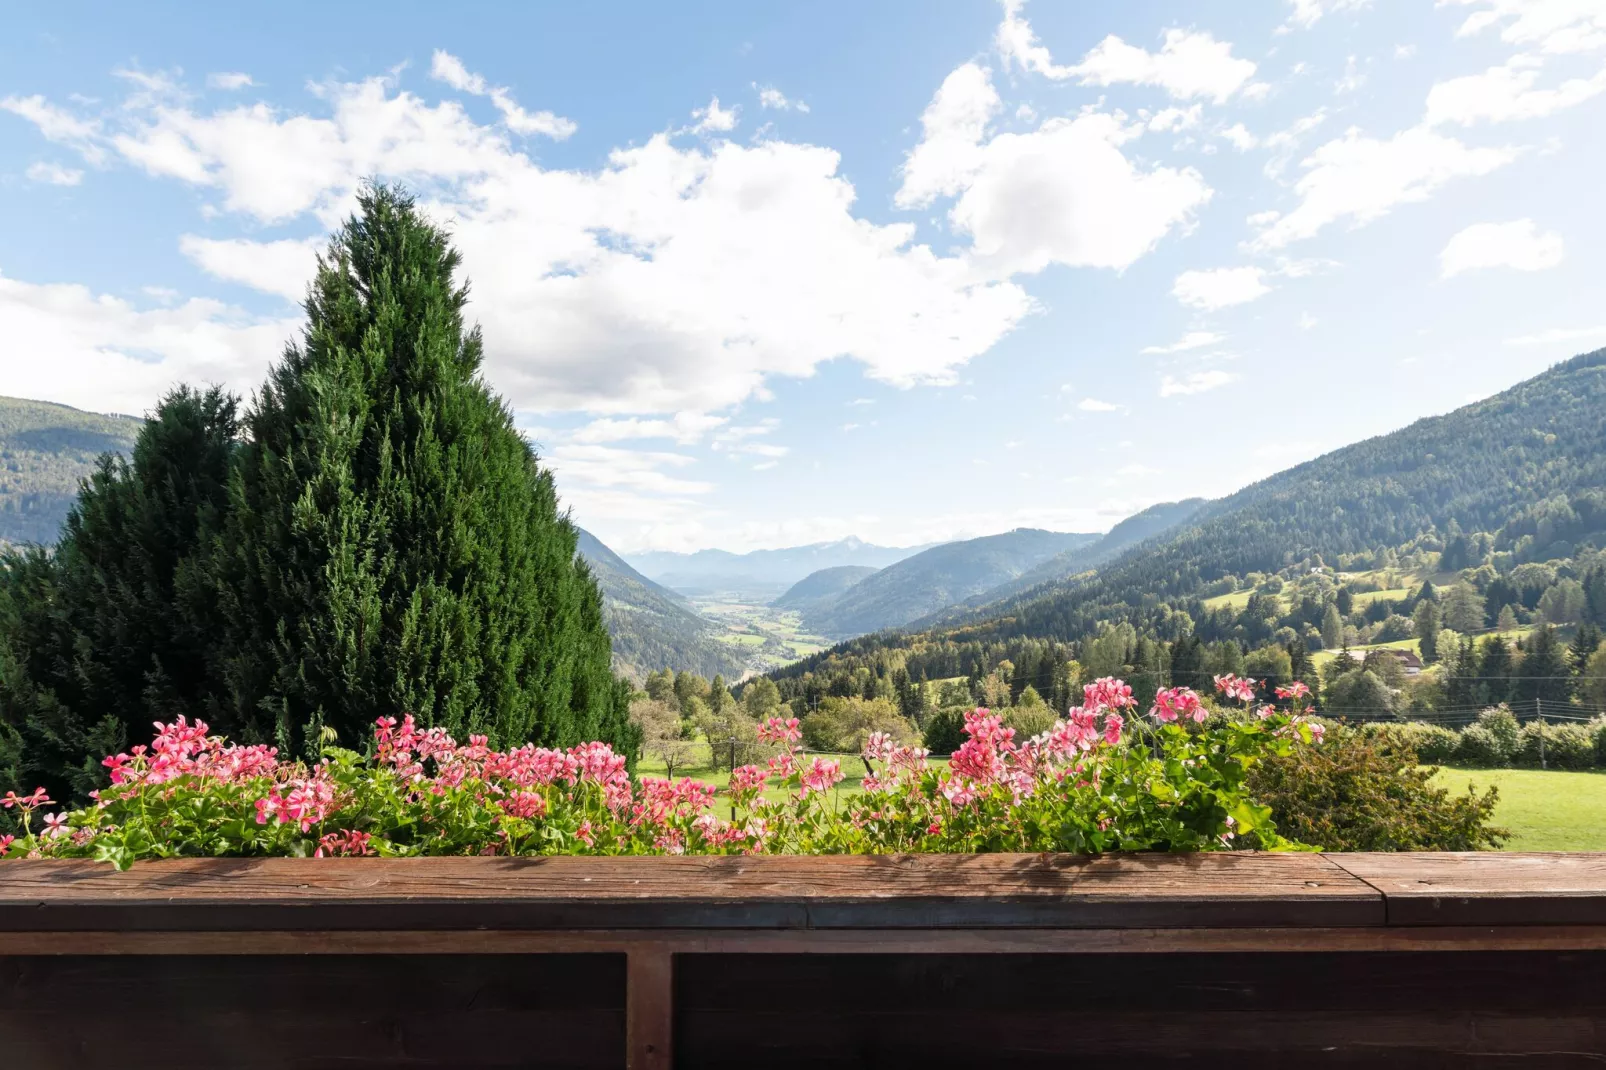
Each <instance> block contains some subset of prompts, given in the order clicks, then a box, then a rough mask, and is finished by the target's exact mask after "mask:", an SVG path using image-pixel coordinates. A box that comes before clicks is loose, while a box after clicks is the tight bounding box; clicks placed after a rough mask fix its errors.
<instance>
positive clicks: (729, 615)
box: [691, 595, 828, 672]
mask: <svg viewBox="0 0 1606 1070" xmlns="http://www.w3.org/2000/svg"><path fill="white" fill-rule="evenodd" d="M691 602H692V605H693V606H694V607H696V609H697V611H698V612H699V613H702V614H703V615H704V616H706V617H708V618H709V619H711V620H713V621H715V622H716V623H718V624H719V625H720V626H722V627H723V628H724V629H725V630H724V632H723V633H722V634H721V635H720V636H719V638H720V640H721V641H723V642H725V643H728V644H730V645H731V646H735V647H738V648H740V650H741V653H742V657H743V658H744V659H745V660H746V662H747V667H748V668H749V669H751V670H752V671H754V672H768V671H769V670H771V669H777V668H780V667H781V666H782V665H786V664H789V663H791V662H794V661H796V660H798V659H799V658H806V657H808V656H809V655H810V654H817V653H819V652H820V651H821V650H824V649H825V648H826V646H827V645H828V644H827V642H826V640H825V639H823V638H822V637H820V636H817V635H810V634H809V633H808V632H805V631H804V630H803V627H802V623H801V621H800V619H799V617H798V614H797V613H794V612H791V611H785V610H778V609H774V608H772V607H770V606H768V605H765V604H764V603H763V602H759V601H746V600H743V599H740V598H736V597H732V596H728V595H726V596H717V597H709V598H696V597H694V598H692V599H691Z"/></svg>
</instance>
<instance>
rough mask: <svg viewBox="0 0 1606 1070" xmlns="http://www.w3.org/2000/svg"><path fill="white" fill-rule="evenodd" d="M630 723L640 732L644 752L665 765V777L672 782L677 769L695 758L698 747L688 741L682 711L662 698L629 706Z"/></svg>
mask: <svg viewBox="0 0 1606 1070" xmlns="http://www.w3.org/2000/svg"><path fill="white" fill-rule="evenodd" d="M630 723H631V724H633V725H635V726H636V728H637V729H638V730H639V731H640V732H641V748H642V751H643V753H645V754H647V755H648V756H650V757H653V758H657V759H658V760H659V761H661V762H663V763H664V775H665V776H668V777H669V778H670V779H673V778H674V776H675V769H676V767H677V766H684V765H685V764H686V763H687V762H689V761H690V760H691V758H692V754H693V752H694V750H695V748H696V744H695V743H694V742H693V741H692V740H689V739H687V738H686V735H685V731H684V726H683V724H682V722H681V719H680V711H679V710H678V709H676V708H675V707H674V706H672V705H670V704H669V703H667V702H664V701H662V700H660V699H655V698H638V699H635V700H634V701H632V702H631V703H630Z"/></svg>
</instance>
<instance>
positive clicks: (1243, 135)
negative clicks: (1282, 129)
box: [1221, 123, 1260, 152]
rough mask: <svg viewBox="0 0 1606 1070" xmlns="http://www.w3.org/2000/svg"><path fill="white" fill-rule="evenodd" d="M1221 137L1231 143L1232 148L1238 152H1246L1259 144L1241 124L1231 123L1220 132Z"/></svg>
mask: <svg viewBox="0 0 1606 1070" xmlns="http://www.w3.org/2000/svg"><path fill="white" fill-rule="evenodd" d="M1221 136H1222V137H1224V138H1226V139H1227V140H1228V141H1230V142H1232V147H1233V148H1235V149H1237V150H1238V151H1239V152H1248V151H1249V150H1250V149H1252V148H1254V147H1255V146H1256V145H1258V144H1259V143H1260V142H1259V141H1258V140H1257V139H1256V137H1255V135H1254V134H1251V133H1250V132H1249V131H1248V129H1246V128H1245V127H1244V124H1243V123H1233V124H1232V125H1231V126H1229V127H1227V128H1226V129H1225V130H1223V131H1221Z"/></svg>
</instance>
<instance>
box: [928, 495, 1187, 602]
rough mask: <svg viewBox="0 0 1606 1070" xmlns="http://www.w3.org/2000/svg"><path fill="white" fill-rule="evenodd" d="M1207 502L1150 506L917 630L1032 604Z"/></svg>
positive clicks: (1183, 519) (1185, 518)
mask: <svg viewBox="0 0 1606 1070" xmlns="http://www.w3.org/2000/svg"><path fill="white" fill-rule="evenodd" d="M1206 504H1207V502H1206V501H1205V499H1204V498H1188V499H1186V500H1185V501H1180V502H1164V503H1162V504H1160V505H1151V506H1150V507H1149V508H1147V509H1145V510H1143V511H1142V512H1141V513H1134V514H1133V515H1131V516H1129V517H1127V518H1126V519H1125V520H1123V521H1121V522H1120V523H1119V524H1117V525H1115V526H1114V527H1113V528H1111V529H1110V530H1109V531H1108V532H1106V533H1105V534H1104V535H1103V537H1101V538H1099V539H1098V540H1097V541H1095V542H1091V543H1088V544H1086V545H1084V546H1076V547H1073V548H1071V549H1069V550H1066V551H1064V552H1062V553H1058V554H1055V555H1054V556H1053V557H1051V558H1049V559H1048V560H1047V561H1044V562H1043V563H1042V564H1040V565H1038V566H1036V567H1035V568H1031V569H1028V570H1027V571H1025V572H1023V573H1022V574H1021V575H1019V576H1017V577H1016V578H1015V579H1013V580H1010V581H1008V582H1007V583H1002V584H999V585H998V586H997V587H992V588H989V589H988V590H986V591H983V592H982V593H981V594H978V595H972V596H971V597H970V598H967V599H965V601H963V602H961V603H959V604H958V605H955V606H950V607H948V608H947V609H944V610H942V611H941V612H938V613H934V614H932V615H931V616H929V617H924V618H922V619H920V620H918V621H915V622H914V626H915V627H929V626H931V625H934V624H938V623H941V622H942V621H945V620H954V619H958V618H959V617H962V616H966V615H969V614H970V613H971V611H974V610H976V609H978V608H980V607H983V606H986V607H990V608H992V609H995V610H997V609H1000V608H1001V604H1002V603H1007V602H1010V601H1013V600H1017V599H1026V600H1030V599H1031V598H1032V597H1033V596H1034V595H1036V594H1040V593H1042V592H1041V591H1039V590H1038V588H1041V587H1044V585H1046V584H1052V583H1059V582H1063V581H1065V580H1068V579H1070V578H1071V577H1073V576H1078V575H1080V574H1082V573H1084V572H1087V571H1089V570H1091V569H1095V568H1097V567H1098V566H1100V565H1102V564H1104V563H1105V562H1106V561H1109V560H1111V559H1112V558H1114V557H1116V556H1118V555H1119V554H1120V553H1121V552H1122V551H1124V550H1127V549H1129V548H1131V547H1133V546H1136V545H1137V544H1138V543H1141V542H1144V541H1146V540H1148V539H1152V538H1154V537H1155V536H1157V535H1162V534H1164V533H1165V532H1168V531H1170V530H1171V529H1172V528H1175V527H1176V526H1177V525H1179V524H1182V523H1184V522H1185V521H1187V520H1190V519H1192V518H1193V517H1195V516H1197V515H1198V514H1199V511H1200V510H1201V509H1203V508H1204V507H1205V505H1206Z"/></svg>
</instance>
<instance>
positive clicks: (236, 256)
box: [178, 234, 324, 302]
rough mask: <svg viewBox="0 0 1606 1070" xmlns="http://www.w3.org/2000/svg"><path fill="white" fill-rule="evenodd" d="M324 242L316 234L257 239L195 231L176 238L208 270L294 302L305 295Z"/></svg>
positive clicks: (187, 253) (186, 254)
mask: <svg viewBox="0 0 1606 1070" xmlns="http://www.w3.org/2000/svg"><path fill="white" fill-rule="evenodd" d="M323 245H324V242H323V241H322V240H320V239H317V238H307V239H304V240H300V241H297V240H294V239H283V240H280V241H267V242H259V241H249V240H246V239H243V238H234V239H223V240H218V239H214V238H200V237H197V236H196V235H194V234H186V235H184V236H183V237H182V238H180V239H179V242H178V247H179V251H180V252H182V253H183V254H184V255H185V256H187V257H189V258H190V259H191V260H193V261H194V262H195V263H196V265H197V266H198V267H200V268H201V270H203V271H205V272H206V273H207V274H209V275H216V276H217V277H218V278H220V279H227V280H228V281H230V282H238V283H243V284H244V285H246V286H250V287H251V288H253V289H256V290H261V291H263V292H264V293H274V294H278V295H279V296H281V297H285V298H288V299H289V300H291V301H296V302H299V301H301V300H302V299H303V298H305V297H306V296H307V284H308V283H309V282H311V281H312V276H313V273H314V272H315V271H316V270H317V266H318V252H319V250H320V249H322V248H323Z"/></svg>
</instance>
